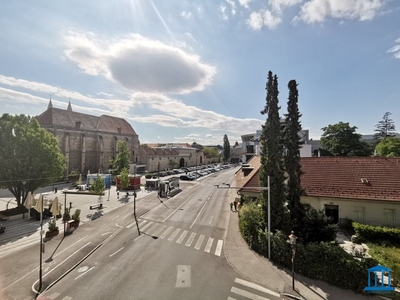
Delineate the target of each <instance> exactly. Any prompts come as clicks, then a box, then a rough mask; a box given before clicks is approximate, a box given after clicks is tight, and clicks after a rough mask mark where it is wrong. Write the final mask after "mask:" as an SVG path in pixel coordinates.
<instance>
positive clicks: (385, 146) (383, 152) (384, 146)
mask: <svg viewBox="0 0 400 300" xmlns="http://www.w3.org/2000/svg"><path fill="white" fill-rule="evenodd" d="M375 150H376V154H377V155H378V156H384V157H399V156H400V138H395V137H391V136H389V137H387V138H384V139H383V140H381V141H380V142H379V144H378V145H376V148H375Z"/></svg>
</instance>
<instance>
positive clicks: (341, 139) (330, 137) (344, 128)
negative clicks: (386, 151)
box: [321, 122, 372, 156]
mask: <svg viewBox="0 0 400 300" xmlns="http://www.w3.org/2000/svg"><path fill="white" fill-rule="evenodd" d="M356 129H357V127H355V126H353V127H350V125H349V123H343V122H339V123H337V124H333V125H328V126H327V127H323V128H322V130H323V131H324V133H323V134H322V136H321V146H322V147H323V148H324V149H326V150H328V151H329V152H330V153H332V155H334V156H369V155H371V154H372V149H371V147H370V146H369V145H368V144H367V143H366V142H364V141H361V134H358V133H356Z"/></svg>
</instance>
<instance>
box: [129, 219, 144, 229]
mask: <svg viewBox="0 0 400 300" xmlns="http://www.w3.org/2000/svg"><path fill="white" fill-rule="evenodd" d="M143 222H146V221H143ZM134 225H136V221H133V222H132V223H131V224H129V225H127V226H126V228H131V227H132V226H134Z"/></svg>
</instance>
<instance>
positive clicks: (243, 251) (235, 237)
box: [224, 200, 379, 300]
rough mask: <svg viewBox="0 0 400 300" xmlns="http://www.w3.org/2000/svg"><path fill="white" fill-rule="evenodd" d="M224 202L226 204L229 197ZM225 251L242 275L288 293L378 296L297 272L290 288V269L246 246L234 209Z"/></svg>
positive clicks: (318, 299) (319, 298) (341, 299)
mask: <svg viewBox="0 0 400 300" xmlns="http://www.w3.org/2000/svg"><path fill="white" fill-rule="evenodd" d="M231 201H232V200H231ZM226 205H227V206H228V205H229V201H228V200H227V202H226ZM224 253H225V256H226V258H227V260H228V262H229V263H230V264H231V265H232V267H233V268H234V269H235V270H236V271H237V272H239V273H240V274H241V275H242V276H244V277H245V278H247V279H248V280H249V281H252V282H254V283H257V284H260V285H262V286H264V287H267V288H268V289H271V290H273V291H275V292H278V293H288V294H292V295H295V296H298V297H303V298H304V299H307V300H323V299H325V300H336V299H337V300H345V299H353V300H358V299H359V300H362V299H363V300H365V299H379V297H372V296H368V295H367V296H364V295H360V294H355V293H354V292H353V291H350V290H343V289H340V288H337V287H334V286H331V285H329V284H327V283H325V282H322V281H318V280H311V279H309V278H306V277H304V276H301V275H298V274H296V275H295V290H296V291H293V289H292V274H291V271H289V270H284V269H279V268H278V267H277V266H276V265H274V264H273V263H271V262H270V261H269V260H268V259H267V258H265V257H263V256H261V255H258V254H257V253H256V252H254V251H252V250H251V249H249V246H248V245H247V243H246V242H245V241H244V239H243V238H242V236H241V234H240V231H239V222H238V213H236V212H231V215H230V220H229V228H228V232H227V236H226V239H225V243H224Z"/></svg>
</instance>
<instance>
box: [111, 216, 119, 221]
mask: <svg viewBox="0 0 400 300" xmlns="http://www.w3.org/2000/svg"><path fill="white" fill-rule="evenodd" d="M118 217H119V215H116V216H115V217H114V218H112V219H111V220H113V221H114V220H115V219H116V218H118Z"/></svg>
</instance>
